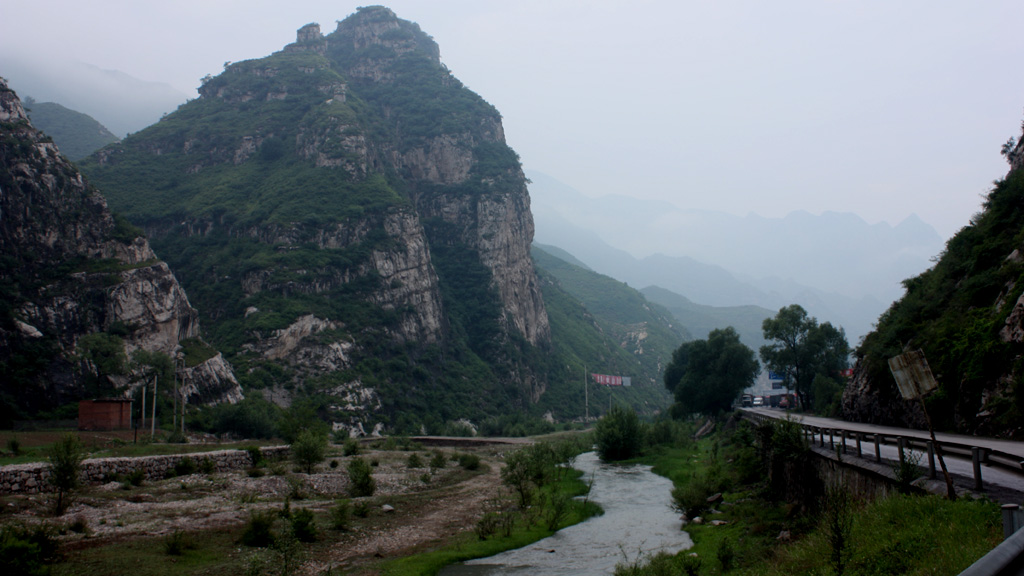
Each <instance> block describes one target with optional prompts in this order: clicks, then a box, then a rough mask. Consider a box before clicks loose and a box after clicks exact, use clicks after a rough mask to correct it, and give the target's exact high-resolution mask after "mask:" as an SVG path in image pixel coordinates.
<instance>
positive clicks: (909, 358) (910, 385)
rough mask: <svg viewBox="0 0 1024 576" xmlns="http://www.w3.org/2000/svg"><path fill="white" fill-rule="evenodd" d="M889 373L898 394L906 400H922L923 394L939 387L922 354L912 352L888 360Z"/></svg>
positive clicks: (915, 351) (919, 351)
mask: <svg viewBox="0 0 1024 576" xmlns="http://www.w3.org/2000/svg"><path fill="white" fill-rule="evenodd" d="M889 371H890V372H892V377H893V378H895V379H896V386H898V387H899V389H900V394H902V395H903V397H904V398H905V399H907V400H913V399H914V398H922V397H924V395H925V394H927V393H929V392H931V391H932V390H935V389H936V388H938V387H939V383H938V382H936V381H935V376H932V369H931V368H929V367H928V361H927V360H925V358H924V352H922V351H921V350H913V351H910V352H905V353H903V354H900V355H899V356H895V357H893V358H889Z"/></svg>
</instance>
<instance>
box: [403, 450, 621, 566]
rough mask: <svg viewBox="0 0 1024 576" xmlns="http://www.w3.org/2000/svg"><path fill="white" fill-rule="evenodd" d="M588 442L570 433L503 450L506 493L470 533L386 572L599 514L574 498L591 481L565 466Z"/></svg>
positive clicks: (494, 549)
mask: <svg viewBox="0 0 1024 576" xmlns="http://www.w3.org/2000/svg"><path fill="white" fill-rule="evenodd" d="M590 446H591V441H590V439H589V437H588V436H571V437H568V438H563V439H560V440H558V441H555V442H538V443H536V444H532V445H529V446H525V447H523V448H520V449H518V450H515V451H514V452H510V453H508V454H506V455H505V464H506V466H505V468H504V469H503V470H502V483H503V484H505V485H506V486H507V487H508V488H509V490H510V494H509V495H507V496H504V497H501V498H496V499H494V500H493V501H491V502H490V506H489V510H487V511H486V512H485V513H484V515H483V517H482V518H480V520H479V521H478V522H477V525H476V529H475V531H474V533H473V534H471V535H466V536H464V537H461V538H459V539H458V541H457V542H455V543H454V544H451V545H448V546H445V547H444V548H442V549H440V550H435V551H431V552H427V553H424V554H418V555H416V556H410V557H407V558H401V559H398V560H395V561H394V562H390V563H388V564H387V565H386V566H385V567H384V574H387V575H388V576H414V575H415V576H419V575H423V574H436V573H437V572H438V571H439V570H440V569H441V568H443V567H444V566H447V565H449V564H453V563H455V562H462V561H465V560H471V559H473V558H484V557H487V556H493V555H494V554H498V553H499V552H504V551H506V550H513V549H515V548H521V547H523V546H526V545H528V544H531V543H533V542H536V541H538V540H541V539H543V538H547V537H548V536H550V535H552V534H553V533H554V532H555V531H557V530H560V529H562V528H565V527H566V526H571V525H573V524H578V523H580V522H582V521H583V520H586V519H587V518H590V517H591V516H596V515H598V514H601V513H602V510H601V508H600V507H599V506H598V505H597V504H594V503H593V502H590V501H588V500H586V499H583V500H579V499H577V498H576V496H583V495H586V494H587V493H588V492H589V491H590V486H589V485H587V484H586V483H584V482H583V480H582V478H581V477H582V473H581V472H579V471H577V470H572V469H569V468H567V467H566V466H565V465H564V464H565V463H566V462H567V461H568V462H570V463H571V461H572V460H574V459H575V456H576V455H578V454H580V453H582V452H585V451H587V450H589V449H590ZM510 469H511V470H510Z"/></svg>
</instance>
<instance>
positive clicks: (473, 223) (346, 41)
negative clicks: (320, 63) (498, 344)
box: [327, 6, 550, 345]
mask: <svg viewBox="0 0 1024 576" xmlns="http://www.w3.org/2000/svg"><path fill="white" fill-rule="evenodd" d="M403 28H414V29H415V30H414V31H417V32H418V30H419V28H418V26H416V25H415V24H412V23H410V22H405V21H403V20H400V19H399V18H398V17H397V16H395V14H394V13H393V12H392V11H391V10H389V9H387V8H384V7H379V6H378V7H371V8H363V9H361V10H360V12H359V14H357V15H356V16H354V17H352V18H348V19H346V20H343V21H341V22H339V23H338V28H337V30H336V31H335V33H334V34H332V35H331V36H329V37H328V39H327V42H328V43H329V45H330V46H331V47H332V49H334V47H345V48H346V49H348V48H350V49H351V56H349V57H347V58H345V59H343V60H342V62H343V64H344V71H345V73H346V74H347V75H348V76H349V77H352V78H355V79H359V80H361V81H362V82H365V83H370V84H373V85H376V86H384V87H387V86H393V85H395V84H401V83H402V82H404V81H407V79H405V78H403V76H402V74H401V72H400V71H399V70H401V68H400V66H399V62H400V61H401V58H402V56H404V55H406V54H409V53H411V52H416V51H420V52H422V53H425V54H426V55H428V56H429V57H430V58H431V59H432V60H433V61H434V62H435V63H436V65H437V66H442V65H441V61H440V51H439V50H438V48H437V45H436V44H434V43H433V41H432V40H430V39H429V37H423V36H420V35H417V34H414V33H406V34H403V33H402V31H403ZM442 83H443V84H447V85H449V86H454V85H458V84H459V83H458V80H456V79H455V78H454V77H451V76H450V75H449V76H448V77H447V78H446V79H445V80H443V82H442ZM490 112H491V113H489V114H487V113H485V114H481V115H480V116H479V117H478V118H477V119H475V122H474V123H473V124H471V125H464V126H459V127H457V128H454V129H445V128H444V127H443V126H442V129H441V133H431V134H429V135H428V136H425V137H422V138H413V139H409V140H408V141H407V142H404V143H403V142H397V143H392V145H393V146H394V148H389V149H388V150H387V151H386V154H385V155H386V156H388V157H389V158H391V160H392V165H393V166H394V168H395V169H396V170H398V171H399V172H400V173H404V174H406V175H407V177H408V178H409V179H410V180H411V181H414V182H417V181H422V182H426V183H429V184H431V185H433V186H421V187H418V190H422V191H421V192H419V193H418V194H416V197H415V200H416V206H417V208H418V210H419V212H420V215H421V217H422V218H424V219H428V218H438V219H441V220H443V221H444V222H446V223H448V224H450V225H452V228H454V229H455V230H458V239H457V240H458V242H460V243H463V244H465V245H466V246H469V247H471V248H472V249H474V250H476V251H477V252H478V253H479V255H480V261H481V262H482V263H483V264H484V265H485V266H487V268H489V269H490V270H491V273H492V275H493V284H494V286H495V288H496V289H497V291H498V293H499V295H500V298H501V302H502V305H503V308H504V311H505V314H506V318H507V321H508V322H509V324H510V325H511V327H512V328H513V329H514V330H515V331H516V332H518V333H519V334H520V335H521V336H522V337H524V338H525V339H526V340H527V341H528V342H530V343H531V344H535V345H536V344H542V343H545V342H547V340H548V339H549V337H550V327H549V325H548V318H547V311H546V309H545V307H544V301H543V297H542V296H541V292H540V287H539V285H538V282H537V278H536V274H535V272H534V270H533V262H532V259H531V258H530V245H531V244H532V242H533V233H534V229H533V215H532V214H531V212H530V197H529V192H528V191H527V187H526V177H525V176H524V175H523V173H522V170H521V169H520V168H519V165H518V162H515V163H512V164H506V165H505V166H504V167H503V168H502V169H501V170H500V171H499V172H498V173H496V174H491V173H484V172H483V171H476V172H474V168H475V167H476V165H477V164H478V163H479V162H482V161H484V159H483V158H481V157H480V155H481V151H483V152H490V151H491V150H493V148H495V147H502V148H507V147H506V146H505V133H504V129H503V127H502V125H501V116H500V115H499V114H498V113H497V111H496V110H493V108H492V109H491V110H490ZM467 184H468V185H470V186H472V188H473V189H474V190H475V191H476V192H477V193H475V194H466V193H465V185H467ZM439 240H442V239H439V238H435V239H434V241H439ZM444 240H447V241H451V239H450V238H448V239H444Z"/></svg>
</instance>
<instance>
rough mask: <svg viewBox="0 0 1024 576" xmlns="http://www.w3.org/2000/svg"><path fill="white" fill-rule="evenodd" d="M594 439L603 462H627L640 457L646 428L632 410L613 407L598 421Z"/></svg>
mask: <svg viewBox="0 0 1024 576" xmlns="http://www.w3.org/2000/svg"><path fill="white" fill-rule="evenodd" d="M594 439H595V441H596V443H597V454H598V456H600V457H601V460H604V461H606V462H610V461H616V460H627V459H629V458H633V457H635V456H639V455H640V451H641V450H642V449H643V445H644V427H643V426H642V425H641V423H640V418H639V417H637V415H636V411H634V410H633V409H632V408H625V407H622V406H613V407H612V409H611V410H609V411H608V412H607V413H606V414H605V415H604V417H602V418H601V419H600V420H598V422H597V426H595V427H594Z"/></svg>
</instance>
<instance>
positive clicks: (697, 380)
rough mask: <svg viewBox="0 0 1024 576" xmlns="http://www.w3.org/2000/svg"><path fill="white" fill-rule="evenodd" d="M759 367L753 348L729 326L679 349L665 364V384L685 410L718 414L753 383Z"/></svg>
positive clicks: (682, 410)
mask: <svg viewBox="0 0 1024 576" xmlns="http://www.w3.org/2000/svg"><path fill="white" fill-rule="evenodd" d="M760 368H761V367H760V365H759V364H758V362H757V358H756V357H755V356H754V351H753V350H751V349H750V348H748V347H747V346H746V345H744V344H743V343H742V342H740V337H739V334H738V333H737V332H736V330H735V329H734V328H733V327H732V326H730V327H728V328H724V329H719V330H712V331H711V332H710V333H709V334H708V339H707V340H693V341H691V342H686V343H685V344H683V345H682V346H680V347H679V348H677V349H676V351H675V352H673V354H672V362H670V363H669V365H668V366H666V367H665V376H664V379H665V387H666V388H668V389H669V390H671V391H672V392H673V393H674V394H675V397H676V402H677V403H678V407H679V409H680V411H681V412H682V413H685V414H693V413H701V414H715V413H717V412H721V411H723V410H727V409H728V408H729V407H730V406H731V405H732V402H733V400H735V399H736V396H737V395H738V394H739V393H740V392H742V391H743V389H744V388H746V387H748V386H750V385H751V384H753V382H754V379H755V378H757V373H758V371H760Z"/></svg>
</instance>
